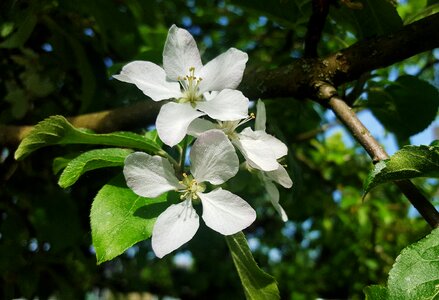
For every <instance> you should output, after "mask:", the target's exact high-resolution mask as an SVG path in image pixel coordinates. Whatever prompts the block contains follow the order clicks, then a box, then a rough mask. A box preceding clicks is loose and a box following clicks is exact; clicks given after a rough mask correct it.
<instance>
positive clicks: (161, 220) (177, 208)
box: [151, 200, 200, 258]
mask: <svg viewBox="0 0 439 300" xmlns="http://www.w3.org/2000/svg"><path fill="white" fill-rule="evenodd" d="M199 226H200V219H199V217H198V215H197V212H196V211H195V209H194V208H193V207H192V203H191V201H190V200H185V201H184V202H181V203H179V204H172V205H171V206H169V207H168V208H167V209H166V210H165V211H164V212H162V213H161V214H160V215H159V217H158V218H157V221H156V222H155V224H154V228H153V230H152V239H151V243H152V250H154V253H155V255H157V257H159V258H162V257H163V256H165V255H166V254H169V253H171V252H172V251H174V250H175V249H177V248H179V247H180V246H181V245H183V244H185V243H187V242H188V241H190V240H191V239H192V238H193V236H194V235H195V233H196V232H197V230H198V227H199Z"/></svg>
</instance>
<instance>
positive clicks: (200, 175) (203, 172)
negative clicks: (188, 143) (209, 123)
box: [190, 129, 239, 185]
mask: <svg viewBox="0 0 439 300" xmlns="http://www.w3.org/2000/svg"><path fill="white" fill-rule="evenodd" d="M190 159H191V173H192V174H193V175H194V178H195V179H196V180H197V181H198V182H204V181H208V182H210V183H212V184H216V185H218V184H222V183H224V182H226V181H227V180H229V179H230V178H232V177H233V176H235V175H236V173H238V169H239V159H238V155H236V152H235V148H233V145H232V143H230V141H229V139H228V138H227V136H226V135H225V134H224V132H222V131H221V130H218V129H214V130H209V131H207V132H204V133H202V134H201V135H200V136H199V137H198V139H197V140H196V141H195V143H194V145H193V146H192V149H191V153H190Z"/></svg>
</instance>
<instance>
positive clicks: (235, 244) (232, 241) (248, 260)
mask: <svg viewBox="0 0 439 300" xmlns="http://www.w3.org/2000/svg"><path fill="white" fill-rule="evenodd" d="M226 241H227V245H228V246H229V249H230V252H231V253H232V258H233V262H234V263H235V267H236V270H237V271H238V274H239V278H240V279H241V283H242V286H243V287H244V292H245V296H246V298H247V299H262V300H265V299H266V300H272V299H280V296H279V289H278V287H277V283H276V280H275V279H274V278H273V277H272V276H271V275H269V274H267V273H265V272H264V271H263V270H261V269H260V268H259V267H258V265H257V264H256V261H255V260H254V258H253V255H252V254H251V251H250V248H249V247H248V244H247V240H246V239H245V236H244V234H243V233H242V232H238V233H236V234H233V235H229V236H226Z"/></svg>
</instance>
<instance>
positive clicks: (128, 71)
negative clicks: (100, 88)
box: [113, 61, 181, 101]
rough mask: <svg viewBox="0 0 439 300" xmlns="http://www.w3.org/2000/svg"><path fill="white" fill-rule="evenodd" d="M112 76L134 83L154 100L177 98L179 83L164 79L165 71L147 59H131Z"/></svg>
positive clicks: (179, 93) (179, 94)
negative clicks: (131, 60) (117, 73)
mask: <svg viewBox="0 0 439 300" xmlns="http://www.w3.org/2000/svg"><path fill="white" fill-rule="evenodd" d="M113 77H114V78H116V79H117V80H120V81H124V82H128V83H133V84H135V85H136V86H137V87H138V88H139V89H140V90H142V92H143V93H144V94H145V95H147V96H148V97H150V98H151V99H152V100H154V101H159V100H163V99H170V98H179V97H180V96H181V91H180V84H179V83H178V82H170V81H167V80H166V74H165V71H164V70H163V69H162V68H161V67H159V66H157V65H156V64H153V63H152V62H149V61H133V62H130V63H129V64H127V65H125V66H124V67H123V68H122V71H121V72H120V74H119V75H114V76H113Z"/></svg>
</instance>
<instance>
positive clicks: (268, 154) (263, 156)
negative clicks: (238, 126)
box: [233, 135, 279, 171]
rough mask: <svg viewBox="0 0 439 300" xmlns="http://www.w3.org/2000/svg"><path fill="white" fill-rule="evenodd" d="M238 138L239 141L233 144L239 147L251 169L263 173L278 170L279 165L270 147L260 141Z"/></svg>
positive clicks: (243, 137)
mask: <svg viewBox="0 0 439 300" xmlns="http://www.w3.org/2000/svg"><path fill="white" fill-rule="evenodd" d="M238 136H239V140H234V141H233V144H235V145H236V147H238V149H239V150H240V151H241V153H242V155H244V157H245V159H246V160H247V163H248V164H249V165H250V166H251V167H253V168H256V169H259V170H263V171H274V170H276V169H277V168H278V165H279V163H278V162H277V160H276V156H275V155H274V153H273V151H272V149H271V148H270V146H269V145H267V144H266V143H265V142H263V141H260V140H255V139H251V138H247V137H245V136H241V135H238Z"/></svg>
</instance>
